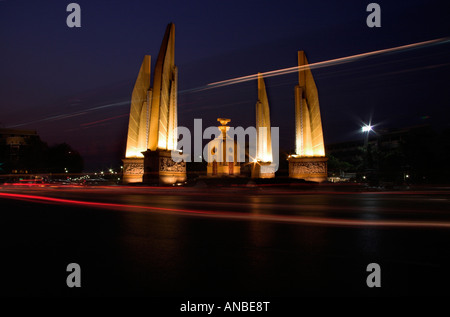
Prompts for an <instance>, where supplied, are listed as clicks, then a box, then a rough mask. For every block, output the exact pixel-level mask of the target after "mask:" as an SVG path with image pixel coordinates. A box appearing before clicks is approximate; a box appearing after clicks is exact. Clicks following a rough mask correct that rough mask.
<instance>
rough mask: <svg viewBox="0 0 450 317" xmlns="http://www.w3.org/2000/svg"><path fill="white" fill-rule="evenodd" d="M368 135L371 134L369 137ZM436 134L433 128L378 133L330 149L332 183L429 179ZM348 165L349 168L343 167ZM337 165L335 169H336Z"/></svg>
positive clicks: (421, 126)
mask: <svg viewBox="0 0 450 317" xmlns="http://www.w3.org/2000/svg"><path fill="white" fill-rule="evenodd" d="M367 133H368V134H367ZM434 142H435V133H434V131H433V130H432V128H431V127H430V126H429V125H420V126H413V127H407V128H401V129H381V128H379V129H375V131H371V132H365V133H364V134H362V135H361V138H360V139H359V140H353V141H347V142H340V143H334V144H328V145H326V152H327V154H328V155H329V157H330V160H331V161H332V162H330V163H331V164H330V165H331V166H330V167H331V168H330V171H329V172H330V173H329V180H330V181H337V180H336V177H340V178H344V179H349V178H350V179H353V178H359V179H360V180H366V177H367V178H368V177H372V178H373V177H375V178H376V179H389V180H392V181H394V180H403V181H406V180H407V179H411V175H415V178H416V179H419V178H420V179H424V176H425V178H426V176H427V174H429V172H428V171H426V170H429V169H430V168H431V167H432V163H431V161H430V159H431V156H432V155H431V152H432V151H433V149H434V148H435V146H434V145H433V144H434ZM343 163H345V164H343ZM333 165H334V166H333Z"/></svg>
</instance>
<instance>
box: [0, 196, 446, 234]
mask: <svg viewBox="0 0 450 317" xmlns="http://www.w3.org/2000/svg"><path fill="white" fill-rule="evenodd" d="M1 197H4V198H9V199H16V200H25V201H32V202H40V203H56V204H64V205H76V206H86V207H95V208H106V209H119V210H123V209H126V210H130V211H135V212H142V211H146V212H157V213H165V214H178V215H191V216H203V217H212V218H222V219H235V220H250V221H253V220H257V221H273V222H285V223H297V224H310V225H331V226H354V227H407V228H408V227H409V228H450V222H437V221H403V220H360V219H338V218H329V217H305V216H295V215H274V214H253V213H243V212H232V211H208V210H192V209H180V208H165V207H154V206H141V205H128V204H117V203H102V202H90V201H80V200H71V199H62V198H53V197H45V196H37V195H24V194H13V193H0V198H1Z"/></svg>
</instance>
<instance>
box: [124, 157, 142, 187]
mask: <svg viewBox="0 0 450 317" xmlns="http://www.w3.org/2000/svg"><path fill="white" fill-rule="evenodd" d="M122 162H123V174H122V183H123V184H130V183H142V177H143V176H144V158H143V157H133V158H124V159H122Z"/></svg>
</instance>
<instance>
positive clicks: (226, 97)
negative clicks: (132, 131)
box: [0, 0, 450, 170]
mask: <svg viewBox="0 0 450 317" xmlns="http://www.w3.org/2000/svg"><path fill="white" fill-rule="evenodd" d="M70 2H71V1H62V0H54V1H19V0H0V42H1V50H0V74H1V76H0V81H1V82H0V96H1V98H0V107H1V112H0V127H2V128H16V129H32V130H37V132H38V133H39V135H40V136H41V138H42V139H43V140H44V141H46V142H48V143H49V144H50V145H52V144H55V143H61V142H67V143H69V144H70V145H71V146H72V147H73V148H75V149H76V150H78V151H79V152H80V153H81V154H82V156H83V157H84V159H85V165H86V169H87V170H94V169H99V168H109V167H112V166H113V165H117V164H118V162H120V158H121V157H123V155H124V151H125V141H126V133H127V125H128V112H129V106H130V98H131V92H132V89H133V86H134V82H135V80H136V77H137V74H138V71H139V68H140V65H141V62H142V59H143V57H144V55H145V54H148V55H151V56H152V71H153V69H154V63H155V61H156V57H157V55H158V52H159V48H160V45H161V41H162V38H163V35H164V31H165V28H166V26H167V24H168V23H170V22H173V23H175V26H176V37H175V46H176V56H175V62H176V64H177V66H178V68H179V83H178V84H179V96H178V112H179V114H178V122H179V125H182V126H187V127H189V128H191V127H192V124H193V120H194V118H202V119H203V125H204V127H207V126H210V125H217V121H216V118H218V117H228V118H231V120H232V121H231V125H232V126H244V127H247V126H250V125H252V126H253V125H254V124H255V122H254V121H255V119H254V117H255V114H254V112H255V103H256V99H257V90H256V81H251V82H246V83H242V84H236V85H230V86H227V87H222V88H216V89H210V90H203V91H202V90H196V88H199V87H202V86H204V85H207V84H209V83H212V82H216V81H221V80H226V79H230V78H235V77H239V76H245V75H250V74H255V73H257V72H265V71H270V70H276V69H281V68H287V67H292V66H296V65H297V51H298V50H304V51H305V52H306V55H307V57H308V59H309V62H310V63H314V62H320V61H326V60H330V59H334V58H339V57H345V56H350V55H354V54H359V53H365V52H370V51H374V50H380V49H386V48H390V47H396V46H400V45H405V44H412V43H417V42H421V41H427V40H432V39H437V38H446V37H449V36H450V11H449V10H448V9H447V8H448V1H414V0H411V1H377V3H378V4H380V6H381V25H382V26H381V28H369V27H367V25H366V18H367V15H368V14H369V13H368V12H366V6H367V4H369V3H370V1H301V0H297V1H242V0H241V1H112V0H107V1H93V0H88V1H77V3H78V4H80V6H81V28H69V27H67V25H66V18H67V16H68V14H69V13H68V12H66V6H67V5H68V4H69V3H70ZM313 75H314V76H315V80H316V84H317V87H318V90H319V100H320V107H321V112H322V122H323V127H324V137H325V143H326V144H330V143H334V142H340V141H345V140H353V139H355V138H359V137H361V133H360V132H359V130H360V126H361V123H362V122H367V121H368V120H369V119H370V118H372V123H373V124H378V127H379V128H381V127H387V128H402V127H409V126H413V125H417V124H426V123H429V124H431V125H432V126H433V127H434V128H435V129H436V130H442V129H445V128H448V127H450V125H449V123H448V121H449V120H448V118H449V115H450V110H449V100H450V89H449V83H450V42H448V41H447V42H444V43H442V44H438V45H428V46H425V47H421V48H416V49H411V50H405V51H402V52H396V53H391V54H383V55H379V56H375V57H370V58H366V59H361V60H358V61H355V62H352V63H347V64H343V65H340V66H332V67H324V68H321V69H317V70H313ZM297 78H298V77H297V75H296V74H290V75H284V76H279V77H272V78H268V79H266V86H267V91H268V95H269V102H270V107H271V121H272V126H279V127H280V138H281V140H280V145H281V148H282V149H284V150H290V149H292V148H293V147H294V118H293V116H294V86H295V85H296V83H297V80H298V79H297Z"/></svg>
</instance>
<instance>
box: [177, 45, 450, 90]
mask: <svg viewBox="0 0 450 317" xmlns="http://www.w3.org/2000/svg"><path fill="white" fill-rule="evenodd" d="M448 42H450V38H449V37H444V38H439V39H434V40H429V41H423V42H417V43H413V44H407V45H401V46H396V47H391V48H386V49H381V50H376V51H372V52H367V53H361V54H356V55H351V56H346V57H340V58H335V59H330V60H327V61H322V62H317V63H312V64H308V65H305V66H294V67H289V68H283V69H278V70H272V71H268V72H264V73H262V75H263V77H266V78H267V77H274V76H281V75H287V74H291V73H295V72H298V71H299V70H304V69H307V68H310V69H318V68H323V67H330V66H336V65H340V64H346V63H350V62H354V61H358V60H361V59H363V58H367V57H371V56H376V55H382V54H389V53H395V52H401V51H406V50H411V49H418V48H424V47H428V46H431V45H437V44H445V43H448ZM257 78H258V74H252V75H247V76H242V77H236V78H231V79H227V80H222V81H217V82H213V83H210V84H207V85H206V86H203V87H199V88H193V89H187V90H184V91H182V92H181V93H183V92H196V91H202V90H208V89H213V88H219V87H224V86H229V85H235V84H239V83H243V82H247V81H251V80H256V79H257Z"/></svg>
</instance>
